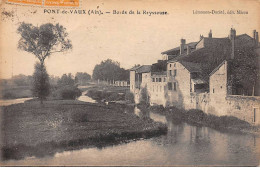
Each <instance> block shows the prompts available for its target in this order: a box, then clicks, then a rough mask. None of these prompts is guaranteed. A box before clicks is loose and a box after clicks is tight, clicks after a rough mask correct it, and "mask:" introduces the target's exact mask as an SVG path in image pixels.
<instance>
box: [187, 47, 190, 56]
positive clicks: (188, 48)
mask: <svg viewBox="0 0 260 170" xmlns="http://www.w3.org/2000/svg"><path fill="white" fill-rule="evenodd" d="M190 53H191V48H190V46H187V55H189V54H190Z"/></svg>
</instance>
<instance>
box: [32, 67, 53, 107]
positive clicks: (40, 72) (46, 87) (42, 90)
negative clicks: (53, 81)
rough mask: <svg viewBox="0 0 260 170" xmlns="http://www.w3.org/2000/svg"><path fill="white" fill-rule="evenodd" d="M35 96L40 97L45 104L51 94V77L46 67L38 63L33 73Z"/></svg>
mask: <svg viewBox="0 0 260 170" xmlns="http://www.w3.org/2000/svg"><path fill="white" fill-rule="evenodd" d="M32 92H33V95H34V96H36V97H38V98H39V99H40V101H41V104H42V103H43V100H44V99H46V97H47V96H48V95H49V94H50V83H49V75H48V73H47V71H46V68H45V66H44V65H43V66H42V64H40V63H39V62H37V63H36V64H35V66H34V73H33V89H32Z"/></svg>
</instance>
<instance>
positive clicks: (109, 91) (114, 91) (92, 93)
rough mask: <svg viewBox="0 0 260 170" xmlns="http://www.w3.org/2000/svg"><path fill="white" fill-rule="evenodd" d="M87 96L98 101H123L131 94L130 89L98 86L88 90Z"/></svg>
mask: <svg viewBox="0 0 260 170" xmlns="http://www.w3.org/2000/svg"><path fill="white" fill-rule="evenodd" d="M87 90H88V93H87V94H86V95H87V96H89V97H91V98H92V99H94V100H97V101H102V100H105V101H122V100H125V97H126V94H128V93H129V87H114V86H108V85H107V86H106V85H97V86H95V87H90V88H88V89H87Z"/></svg>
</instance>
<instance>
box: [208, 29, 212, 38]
mask: <svg viewBox="0 0 260 170" xmlns="http://www.w3.org/2000/svg"><path fill="white" fill-rule="evenodd" d="M209 38H212V31H211V30H210V31H209Z"/></svg>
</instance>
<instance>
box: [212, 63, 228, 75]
mask: <svg viewBox="0 0 260 170" xmlns="http://www.w3.org/2000/svg"><path fill="white" fill-rule="evenodd" d="M226 61H227V60H224V61H223V62H222V63H221V64H220V65H218V66H217V67H216V68H215V69H214V70H213V71H212V72H211V73H210V74H209V76H211V75H212V74H214V73H215V72H216V71H217V70H218V69H219V68H220V67H221V66H222V65H223V64H225V62H226Z"/></svg>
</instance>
